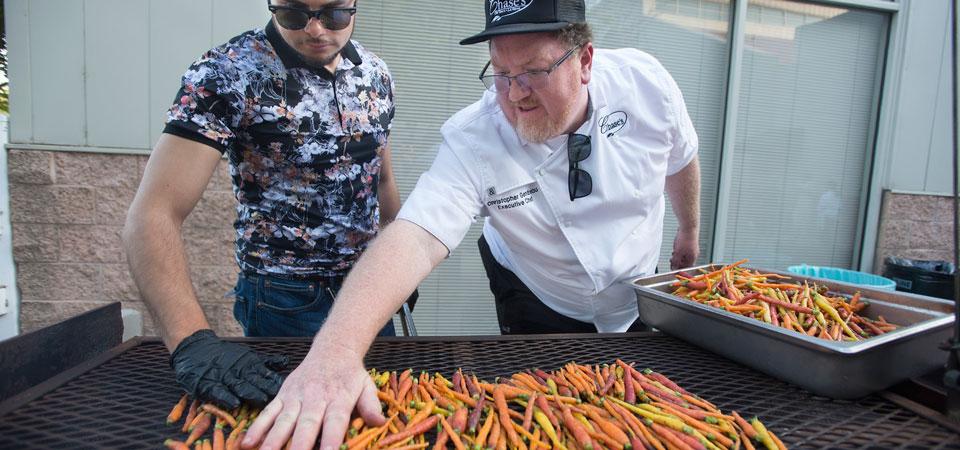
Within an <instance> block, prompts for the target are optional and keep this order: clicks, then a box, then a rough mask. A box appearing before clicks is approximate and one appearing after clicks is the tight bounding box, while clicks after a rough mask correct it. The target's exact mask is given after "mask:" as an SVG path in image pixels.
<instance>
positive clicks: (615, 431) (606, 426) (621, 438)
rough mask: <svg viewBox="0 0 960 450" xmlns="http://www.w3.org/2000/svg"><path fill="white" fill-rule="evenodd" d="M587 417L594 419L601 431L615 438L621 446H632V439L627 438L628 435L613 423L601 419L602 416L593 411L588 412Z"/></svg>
mask: <svg viewBox="0 0 960 450" xmlns="http://www.w3.org/2000/svg"><path fill="white" fill-rule="evenodd" d="M587 416H589V417H590V418H591V419H593V421H594V422H596V424H597V425H598V426H599V427H600V429H601V430H602V431H603V432H604V433H606V435H607V436H610V437H611V438H613V439H614V440H615V441H617V443H619V444H620V445H621V446H626V445H630V438H628V437H627V434H626V433H624V432H623V430H622V429H621V428H620V427H618V426H617V425H615V424H614V423H613V422H611V421H609V420H607V419H605V418H603V417H600V414H597V412H596V411H595V410H593V409H588V410H587Z"/></svg>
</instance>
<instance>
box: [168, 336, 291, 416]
mask: <svg viewBox="0 0 960 450" xmlns="http://www.w3.org/2000/svg"><path fill="white" fill-rule="evenodd" d="M287 362H288V359H287V357H286V356H282V355H265V356H259V355H257V353H256V352H254V351H253V350H251V349H250V348H248V347H246V346H243V345H240V344H234V343H232V342H226V341H222V340H220V338H218V337H217V335H216V334H214V332H213V330H200V331H197V332H196V333H193V334H191V335H190V336H188V337H187V338H186V339H184V340H183V341H181V342H180V344H179V345H177V348H176V349H175V350H174V351H173V353H172V354H171V355H170V366H171V367H173V371H174V372H176V374H177V383H180V386H182V387H183V388H184V389H185V390H186V391H187V393H189V394H190V395H191V396H193V398H198V399H200V400H204V401H211V402H213V403H216V404H217V405H218V406H220V407H223V408H226V409H233V408H236V407H238V406H240V402H241V401H243V402H250V403H253V404H254V405H256V406H263V405H266V404H267V402H269V401H270V399H271V398H273V397H274V396H276V395H277V392H278V391H279V390H280V385H281V384H283V378H281V377H280V375H278V374H277V373H276V372H274V371H273V370H280V369H282V368H283V367H284V366H286V365H287ZM271 369H273V370H271Z"/></svg>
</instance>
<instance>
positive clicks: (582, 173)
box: [567, 133, 593, 202]
mask: <svg viewBox="0 0 960 450" xmlns="http://www.w3.org/2000/svg"><path fill="white" fill-rule="evenodd" d="M589 157H590V136H586V135H583V134H576V133H573V134H570V136H569V137H568V139H567V159H568V160H569V161H570V173H569V174H567V190H569V191H570V201H571V202H572V201H574V200H576V199H578V198H581V197H586V196H588V195H590V193H591V192H593V178H591V177H590V174H589V173H587V171H586V170H583V169H581V168H580V162H582V161H583V160H585V159H587V158H589Z"/></svg>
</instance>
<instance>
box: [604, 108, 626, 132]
mask: <svg viewBox="0 0 960 450" xmlns="http://www.w3.org/2000/svg"><path fill="white" fill-rule="evenodd" d="M626 124H627V113H625V112H623V111H616V112H612V113H610V114H607V115H605V116H603V117H601V118H600V132H601V133H603V134H605V135H607V137H611V136H613V135H614V134H617V132H618V131H620V130H622V129H623V127H624V125H626Z"/></svg>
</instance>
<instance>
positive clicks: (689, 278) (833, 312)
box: [672, 260, 898, 341]
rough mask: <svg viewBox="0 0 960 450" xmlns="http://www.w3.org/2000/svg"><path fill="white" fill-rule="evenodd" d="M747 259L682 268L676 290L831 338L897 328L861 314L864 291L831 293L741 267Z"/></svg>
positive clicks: (855, 337)
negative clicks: (696, 268)
mask: <svg viewBox="0 0 960 450" xmlns="http://www.w3.org/2000/svg"><path fill="white" fill-rule="evenodd" d="M746 262H747V260H742V261H738V262H736V263H734V264H731V265H729V266H724V267H722V268H721V269H719V270H715V271H713V272H707V271H704V270H702V269H701V273H699V274H696V275H694V274H690V273H686V272H680V273H678V274H677V275H676V278H677V281H676V282H674V283H673V285H672V286H673V287H674V288H675V289H674V291H673V295H677V296H680V297H683V298H686V299H689V300H693V301H695V302H698V303H702V304H704V305H709V306H713V307H716V308H720V309H723V310H725V311H729V312H732V313H736V314H740V315H743V316H746V317H750V318H752V319H757V320H762V321H764V322H766V323H769V324H772V325H774V326H778V327H781V328H785V329H787V330H791V331H795V332H798V333H803V334H806V335H807V336H815V337H818V338H821V339H827V340H831V341H860V340H863V339H866V338H869V337H872V336H879V335H881V334H884V333H887V332H890V331H893V330H895V329H897V328H898V326H897V325H894V324H892V323H889V322H887V321H886V319H884V318H883V316H879V317H878V318H877V319H876V320H874V319H870V318H867V317H864V316H862V315H860V314H859V313H860V312H861V311H863V309H864V308H866V307H867V306H868V303H867V302H864V301H861V300H860V292H859V291H858V292H857V293H855V294H854V295H853V296H852V297H850V298H849V299H848V298H847V297H844V296H842V295H831V294H830V292H829V289H828V288H827V287H826V286H820V285H817V284H816V283H814V284H812V285H811V284H808V283H806V282H804V283H803V284H802V285H801V284H795V283H789V282H787V280H789V279H790V277H786V276H783V275H779V274H775V273H760V272H759V271H751V270H749V269H745V268H743V267H740V265H742V264H743V263H746Z"/></svg>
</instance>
